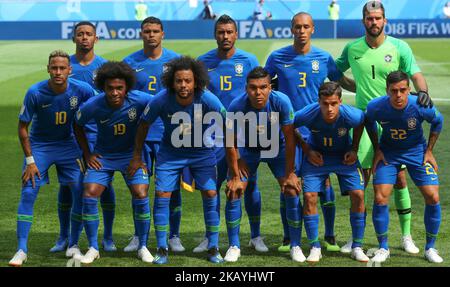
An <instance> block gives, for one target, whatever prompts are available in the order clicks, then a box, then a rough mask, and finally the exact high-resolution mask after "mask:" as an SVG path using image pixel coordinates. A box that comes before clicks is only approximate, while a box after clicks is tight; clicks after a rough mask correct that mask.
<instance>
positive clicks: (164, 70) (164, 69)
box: [163, 65, 168, 73]
mask: <svg viewBox="0 0 450 287" xmlns="http://www.w3.org/2000/svg"><path fill="white" fill-rule="evenodd" d="M167 69H168V67H167V65H163V73H165V72H166V71H167Z"/></svg>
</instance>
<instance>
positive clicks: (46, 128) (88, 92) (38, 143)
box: [9, 50, 94, 266]
mask: <svg viewBox="0 0 450 287" xmlns="http://www.w3.org/2000/svg"><path fill="white" fill-rule="evenodd" d="M47 72H48V73H49V75H50V79H49V80H45V81H42V82H39V83H37V84H35V85H33V86H32V87H31V88H30V89H29V90H28V91H27V94H26V95H25V99H24V102H23V106H22V109H21V111H20V115H19V140H20V143H21V145H22V149H23V152H24V154H25V161H24V165H23V173H22V194H21V198H20V202H19V208H18V212H17V238H18V248H17V253H16V254H15V255H14V257H13V258H12V259H11V261H10V262H9V264H10V265H12V266H21V265H22V264H23V263H24V262H26V260H27V253H28V247H27V242H28V234H29V232H30V228H31V223H32V222H33V206H34V202H35V200H36V197H37V194H38V192H39V189H40V187H41V186H43V185H44V184H46V183H49V178H48V169H49V168H50V166H51V165H53V164H54V165H55V166H56V171H57V174H58V180H59V183H60V184H61V185H62V186H68V187H69V188H70V192H71V193H72V198H73V199H74V200H73V203H72V206H71V209H72V212H73V213H76V214H79V213H81V201H80V200H78V199H81V196H80V194H81V192H82V186H81V185H82V182H81V180H82V172H81V169H82V166H83V163H82V161H81V154H80V150H79V148H78V146H77V143H76V141H75V139H74V137H73V133H72V122H73V119H74V117H75V112H76V111H77V109H78V107H79V105H81V104H82V103H83V102H85V101H86V100H88V99H89V98H90V97H93V96H94V90H92V89H91V88H90V87H89V85H87V84H85V83H83V82H80V81H77V80H72V79H68V77H69V74H70V73H71V67H70V60H69V55H68V54H67V53H66V52H64V51H60V50H57V51H53V52H52V53H51V54H50V56H49V59H48V66H47ZM30 123H31V124H32V127H31V131H30V132H29V133H28V127H29V125H30ZM81 231H82V223H81V220H79V218H74V217H72V218H71V235H70V239H69V246H71V247H73V246H76V245H77V244H78V239H79V236H80V233H81ZM77 251H78V253H79V250H77ZM74 254H75V253H74ZM74 254H69V255H70V256H71V255H74Z"/></svg>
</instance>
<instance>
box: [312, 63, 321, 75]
mask: <svg viewBox="0 0 450 287" xmlns="http://www.w3.org/2000/svg"><path fill="white" fill-rule="evenodd" d="M311 66H312V72H313V73H318V72H319V67H320V64H319V61H317V60H313V61H312V62H311Z"/></svg>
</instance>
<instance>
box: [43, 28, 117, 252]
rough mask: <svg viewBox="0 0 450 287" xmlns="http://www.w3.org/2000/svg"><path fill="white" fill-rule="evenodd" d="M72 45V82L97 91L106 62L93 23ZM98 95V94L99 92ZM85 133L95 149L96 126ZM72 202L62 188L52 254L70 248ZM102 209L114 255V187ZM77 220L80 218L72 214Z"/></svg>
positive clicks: (106, 237) (77, 31) (106, 238)
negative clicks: (97, 45) (97, 46)
mask: <svg viewBox="0 0 450 287" xmlns="http://www.w3.org/2000/svg"><path fill="white" fill-rule="evenodd" d="M72 41H73V42H74V43H75V45H76V50H75V54H74V55H72V56H70V63H71V66H72V73H71V74H70V75H69V77H70V78H72V79H77V80H80V81H83V82H86V83H88V84H89V85H90V86H91V87H92V88H93V89H96V87H95V84H94V77H95V74H96V73H97V69H98V68H100V66H101V65H103V64H104V63H106V62H107V61H106V60H105V59H103V58H102V57H100V56H98V55H95V54H94V45H95V43H96V42H97V41H98V37H97V36H96V31H95V26H94V25H93V24H92V23H91V22H85V21H83V22H79V23H77V24H76V25H75V27H74V35H73V37H72ZM96 92H99V91H96ZM85 132H86V135H87V137H88V139H89V145H90V146H91V149H93V147H94V145H95V141H96V139H97V127H96V125H95V122H92V123H90V124H87V125H86V126H85ZM71 204H72V198H71V194H70V190H69V188H68V187H67V186H60V189H59V193H58V216H59V222H60V236H59V239H58V241H57V242H56V244H55V246H54V247H52V248H51V249H50V252H57V251H62V250H65V247H66V246H67V243H68V242H67V239H66V238H67V235H68V231H69V228H70V217H71V210H70V206H71ZM101 205H102V210H103V223H104V233H103V242H102V245H103V249H104V250H105V251H115V250H116V247H115V245H114V241H113V239H112V226H113V221H114V214H115V212H114V208H115V194H114V189H113V188H112V186H109V187H108V189H107V190H106V191H105V192H104V193H103V194H102V197H101ZM72 216H74V217H78V218H81V214H72Z"/></svg>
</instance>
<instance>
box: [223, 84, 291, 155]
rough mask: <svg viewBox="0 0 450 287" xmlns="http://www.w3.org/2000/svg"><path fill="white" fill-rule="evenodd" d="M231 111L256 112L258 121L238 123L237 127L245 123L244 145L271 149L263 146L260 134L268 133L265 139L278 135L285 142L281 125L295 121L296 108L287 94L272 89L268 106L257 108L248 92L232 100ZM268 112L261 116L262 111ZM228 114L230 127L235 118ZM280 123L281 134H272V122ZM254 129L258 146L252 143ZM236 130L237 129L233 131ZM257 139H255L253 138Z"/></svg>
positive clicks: (281, 141)
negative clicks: (294, 108)
mask: <svg viewBox="0 0 450 287" xmlns="http://www.w3.org/2000/svg"><path fill="white" fill-rule="evenodd" d="M228 112H229V113H237V112H243V113H244V115H245V114H247V113H249V112H250V113H255V114H256V115H257V116H256V117H255V119H256V121H254V120H253V121H252V120H246V119H244V123H242V122H241V123H236V122H235V125H236V126H237V127H239V126H241V127H242V125H245V138H244V141H245V142H244V145H245V147H249V148H256V149H269V148H270V147H262V146H261V144H260V142H259V136H261V135H262V134H266V135H265V136H264V137H265V139H271V138H272V136H278V137H279V142H280V143H283V142H284V136H283V134H282V132H281V127H282V126H286V125H291V124H293V123H294V110H293V108H292V104H291V102H290V100H289V98H288V96H286V95H285V94H283V93H281V92H278V91H272V92H271V93H270V95H269V99H268V100H267V103H266V106H265V107H264V108H262V109H255V108H254V107H253V106H252V105H251V104H250V100H249V98H248V95H247V94H244V95H241V96H239V97H237V98H236V99H235V100H233V101H232V102H231V105H230V106H229V108H228ZM264 112H265V113H267V116H266V117H260V116H259V115H260V114H261V113H264ZM228 115H229V116H227V121H228V123H227V128H230V124H229V123H231V122H230V121H233V119H232V118H231V117H230V116H231V114H228ZM272 123H278V124H279V128H280V131H279V135H272V132H271V124H272ZM234 130H235V129H234ZM252 131H256V134H257V135H258V137H257V138H256V146H255V145H253V144H252V140H251V138H250V136H251V134H252ZM231 132H236V131H231ZM253 140H255V139H253Z"/></svg>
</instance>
